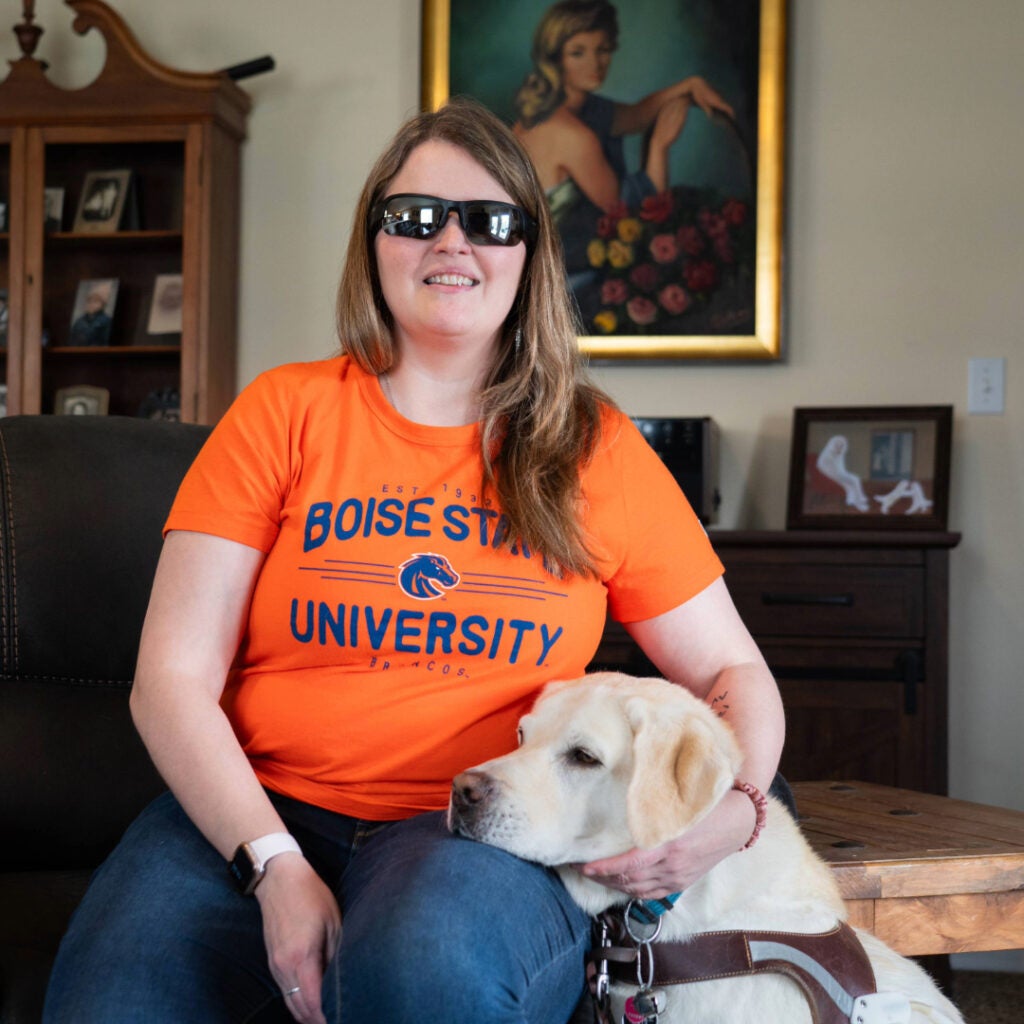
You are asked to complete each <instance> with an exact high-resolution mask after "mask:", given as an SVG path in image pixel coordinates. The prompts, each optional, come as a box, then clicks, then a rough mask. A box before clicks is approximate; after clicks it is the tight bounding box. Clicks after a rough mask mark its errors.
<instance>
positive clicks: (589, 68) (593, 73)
mask: <svg viewBox="0 0 1024 1024" xmlns="http://www.w3.org/2000/svg"><path fill="white" fill-rule="evenodd" d="M611 62H612V44H611V41H610V40H609V38H608V33H607V32H604V31H602V30H601V29H597V30H595V31H593V32H577V33H576V35H574V36H569V38H568V39H567V40H566V41H565V46H563V47H562V87H563V88H564V89H565V91H566V92H567V93H571V92H594V91H595V90H596V89H600V88H601V86H602V84H603V83H604V80H605V76H606V75H607V74H608V68H609V66H610V65H611Z"/></svg>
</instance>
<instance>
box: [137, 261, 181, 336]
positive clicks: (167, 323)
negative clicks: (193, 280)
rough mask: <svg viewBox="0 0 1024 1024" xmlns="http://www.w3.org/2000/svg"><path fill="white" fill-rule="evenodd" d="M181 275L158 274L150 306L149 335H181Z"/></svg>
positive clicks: (147, 327)
mask: <svg viewBox="0 0 1024 1024" xmlns="http://www.w3.org/2000/svg"><path fill="white" fill-rule="evenodd" d="M182 296H183V291H182V276H181V274H157V276H156V279H155V280H154V281H153V300H152V302H151V303H150V306H149V321H148V323H147V325H146V333H147V334H181V306H182Z"/></svg>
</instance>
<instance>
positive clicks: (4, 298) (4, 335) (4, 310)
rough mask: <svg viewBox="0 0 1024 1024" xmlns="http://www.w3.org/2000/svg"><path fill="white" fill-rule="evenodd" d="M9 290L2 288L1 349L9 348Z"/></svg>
mask: <svg viewBox="0 0 1024 1024" xmlns="http://www.w3.org/2000/svg"><path fill="white" fill-rule="evenodd" d="M7 317H8V312H7V289H6V288H0V348H7Z"/></svg>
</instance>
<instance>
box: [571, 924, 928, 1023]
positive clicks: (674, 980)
mask: <svg viewBox="0 0 1024 1024" xmlns="http://www.w3.org/2000/svg"><path fill="white" fill-rule="evenodd" d="M597 924H598V927H599V930H600V938H599V945H598V947H597V948H595V949H593V950H591V952H590V955H589V961H590V963H591V964H593V966H594V968H595V972H596V974H595V986H592V987H596V992H595V998H596V999H597V1000H598V1003H599V1015H601V1013H602V1011H603V1016H602V1019H608V1018H607V1000H606V998H603V996H605V995H606V993H607V989H608V983H609V981H612V980H613V981H617V982H622V983H624V984H626V985H636V983H637V978H638V976H639V975H640V974H641V973H642V974H644V975H645V981H644V982H643V983H642V984H641V990H642V991H650V990H652V988H653V989H654V990H656V989H657V988H659V987H665V986H669V985H688V984H693V983H694V982H700V981H712V980H715V979H719V978H735V977H742V976H745V975H755V974H761V973H765V972H775V973H781V974H785V975H786V976H788V977H790V978H792V979H793V981H795V982H796V983H797V984H798V985H799V986H800V989H801V991H802V992H803V994H804V996H805V998H806V999H807V1003H808V1006H809V1008H810V1011H811V1017H812V1019H813V1021H814V1024H851V1022H854V1024H857V1022H861V1021H862V1022H864V1024H869V1022H877V1024H888V1022H890V1021H893V1022H895V1021H901V1020H909V1004H908V1003H907V1002H906V999H905V997H902V996H899V995H895V996H890V995H888V994H881V995H879V994H877V993H876V988H875V976H874V971H873V970H872V968H871V963H870V961H869V960H868V957H867V954H866V953H865V951H864V947H863V946H862V945H861V943H860V941H859V940H858V938H857V936H856V934H855V933H854V931H853V929H852V928H850V926H849V925H847V924H845V923H843V922H840V923H839V924H838V925H836V927H835V928H832V929H831V930H829V931H827V932H820V933H817V934H812V935H807V934H803V933H799V932H780V931H716V932H702V933H700V934H698V935H694V936H692V937H691V938H689V939H687V940H686V941H685V942H659V943H658V944H657V945H656V947H655V946H652V945H651V940H650V939H648V940H642V941H639V942H636V944H635V945H624V944H623V943H628V942H629V941H630V939H631V938H632V939H634V940H635V933H634V931H633V929H632V928H630V927H629V925H628V923H627V922H626V921H625V920H624V916H623V913H622V912H621V911H620V912H618V913H612V912H609V913H606V914H603V915H601V917H600V918H599V919H598V921H597ZM655 935H656V933H655ZM654 937H655V936H654V935H652V936H651V939H653V938H654ZM655 949H656V950H657V956H656V957H655ZM645 951H646V952H645ZM645 957H647V958H649V960H650V962H649V963H648V964H647V966H646V967H644V965H643V960H644V959H645ZM602 1002H603V1003H604V1007H601V1005H600V1004H601V1003H602ZM623 1019H632V1018H629V1016H628V1011H627V1015H626V1016H625V1017H624V1018H623ZM637 1019H647V1020H650V1019H655V1020H656V1019H657V1014H656V1012H655V1014H654V1015H653V1017H645V1018H637Z"/></svg>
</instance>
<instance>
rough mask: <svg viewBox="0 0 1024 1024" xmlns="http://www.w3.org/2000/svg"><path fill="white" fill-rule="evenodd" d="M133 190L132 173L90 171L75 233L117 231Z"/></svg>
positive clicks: (80, 203)
mask: <svg viewBox="0 0 1024 1024" xmlns="http://www.w3.org/2000/svg"><path fill="white" fill-rule="evenodd" d="M131 186H132V172H131V171H130V170H116V171H90V172H89V173H88V174H87V175H86V176H85V180H84V181H83V182H82V194H81V197H80V198H79V201H78V212H77V213H76V214H75V226H74V230H75V231H76V232H82V233H84V234H95V235H108V234H112V233H113V232H115V231H117V230H118V228H119V227H120V226H121V217H122V215H123V214H124V210H125V203H126V202H127V201H128V193H129V191H130V189H131Z"/></svg>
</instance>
